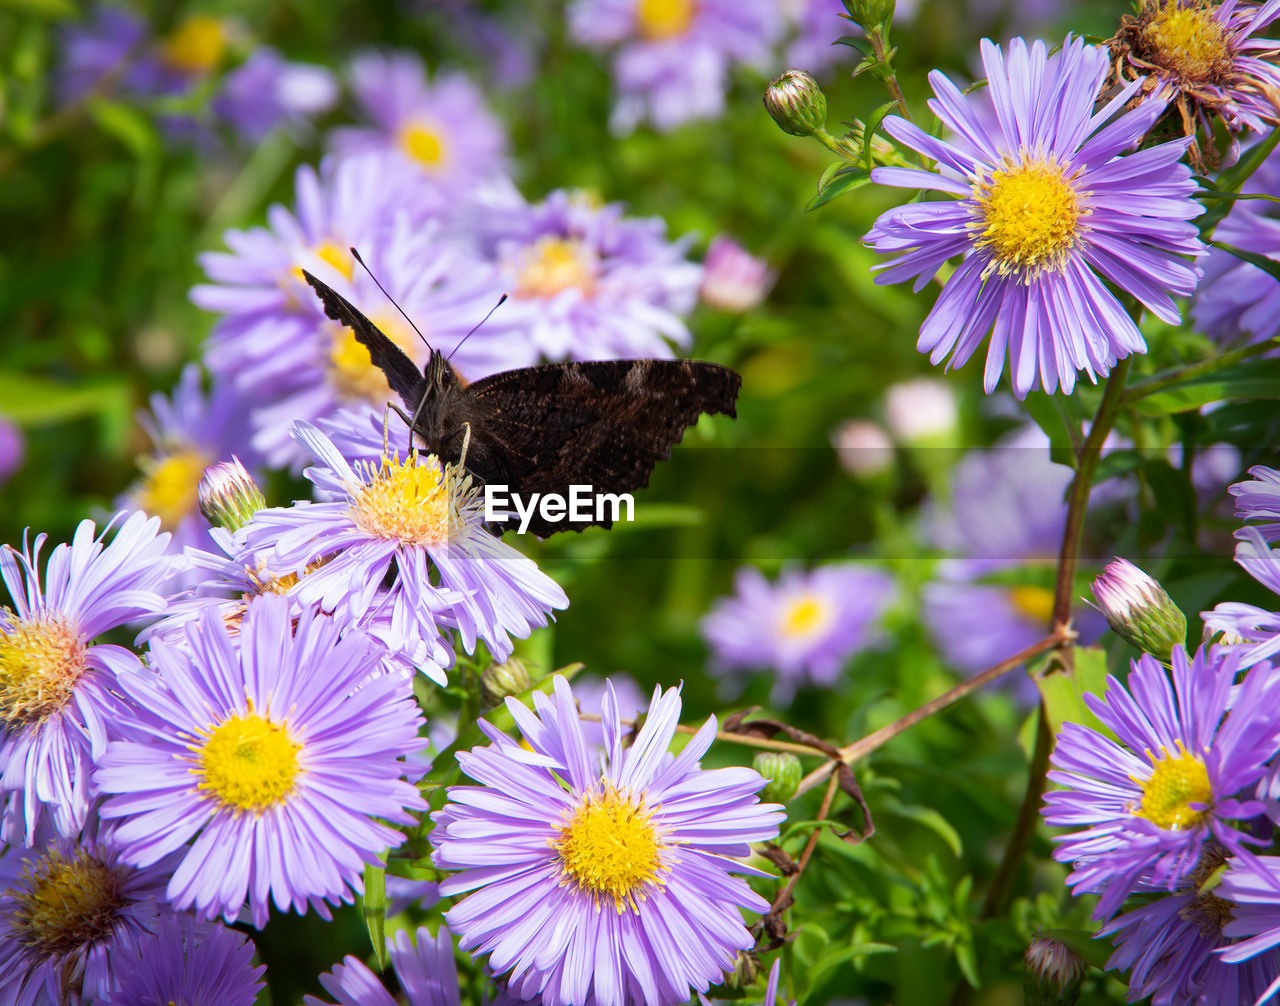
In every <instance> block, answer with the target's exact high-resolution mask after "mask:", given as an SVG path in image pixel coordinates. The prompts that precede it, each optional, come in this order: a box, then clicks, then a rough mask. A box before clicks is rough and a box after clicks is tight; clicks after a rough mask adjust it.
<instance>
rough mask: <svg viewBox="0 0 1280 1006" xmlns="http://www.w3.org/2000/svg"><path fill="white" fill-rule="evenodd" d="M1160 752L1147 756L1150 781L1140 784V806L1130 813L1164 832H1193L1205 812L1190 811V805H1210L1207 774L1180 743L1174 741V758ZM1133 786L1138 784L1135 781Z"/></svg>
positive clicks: (1135, 780) (1210, 788)
mask: <svg viewBox="0 0 1280 1006" xmlns="http://www.w3.org/2000/svg"><path fill="white" fill-rule="evenodd" d="M1160 750H1161V757H1159V758H1157V757H1155V756H1154V755H1153V754H1151V752H1150V751H1148V752H1147V757H1148V758H1150V759H1151V761H1152V765H1153V768H1152V772H1151V778H1150V779H1148V780H1147V781H1146V782H1145V783H1143V784H1142V805H1141V806H1140V807H1139V809H1138V810H1136V811H1135V812H1134V813H1136V814H1137V815H1138V817H1145V818H1146V819H1147V820H1148V821H1150V822H1151V823H1152V824H1154V825H1156V827H1158V828H1164V829H1166V830H1168V831H1183V830H1185V829H1187V828H1194V827H1196V825H1198V824H1199V823H1200V822H1201V821H1202V820H1203V819H1204V816H1205V813H1206V812H1205V811H1204V810H1193V809H1192V807H1191V804H1193V803H1201V804H1209V803H1212V801H1213V788H1212V786H1211V785H1210V784H1209V772H1208V770H1207V769H1206V768H1205V767H1204V762H1203V761H1201V760H1200V759H1199V758H1197V757H1196V756H1195V755H1193V754H1191V753H1190V752H1189V751H1187V749H1186V748H1185V747H1183V746H1182V741H1178V754H1177V755H1173V754H1170V753H1169V751H1167V750H1166V749H1164V748H1161V749H1160ZM1134 782H1139V783H1141V782H1142V780H1141V779H1137V778H1135V779H1134Z"/></svg>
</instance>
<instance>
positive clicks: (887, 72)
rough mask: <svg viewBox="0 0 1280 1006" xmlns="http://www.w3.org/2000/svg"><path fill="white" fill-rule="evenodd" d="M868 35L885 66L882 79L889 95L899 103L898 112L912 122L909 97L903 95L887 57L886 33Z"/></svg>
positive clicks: (873, 48) (878, 58) (878, 57)
mask: <svg viewBox="0 0 1280 1006" xmlns="http://www.w3.org/2000/svg"><path fill="white" fill-rule="evenodd" d="M868 35H869V39H870V42H871V48H872V50H873V51H874V52H875V54H876V59H877V60H879V62H880V65H881V66H883V67H884V73H883V75H881V80H883V81H884V86H885V87H886V88H887V89H888V91H889V97H891V98H892V99H893V100H894V101H895V102H896V103H897V105H898V114H900V115H901V116H902V117H903V118H904V119H906V120H907V121H908V122H911V121H912V119H911V109H909V108H908V107H907V99H906V98H905V97H903V95H902V88H900V87H899V86H898V75H897V74H896V73H894V72H893V67H892V66H891V65H890V63H889V60H888V59H887V58H885V57H886V54H887V52H888V50H887V49H886V48H885V45H884V33H883V32H882V31H879V30H877V31H872V32H869V33H868Z"/></svg>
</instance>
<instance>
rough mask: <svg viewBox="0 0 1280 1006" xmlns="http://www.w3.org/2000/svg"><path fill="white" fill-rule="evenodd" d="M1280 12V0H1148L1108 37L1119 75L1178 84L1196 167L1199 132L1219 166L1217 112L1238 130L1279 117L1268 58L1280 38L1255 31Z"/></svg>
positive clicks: (1155, 84)
mask: <svg viewBox="0 0 1280 1006" xmlns="http://www.w3.org/2000/svg"><path fill="white" fill-rule="evenodd" d="M1277 17H1280V0H1267V2H1265V3H1251V2H1245V3H1241V2H1238V0H1225V2H1224V3H1215V2H1206V0H1145V3H1143V5H1142V7H1141V9H1140V10H1139V11H1138V13H1137V14H1130V15H1126V16H1125V17H1124V18H1122V19H1121V22H1120V30H1119V31H1118V32H1116V35H1115V38H1113V39H1111V41H1110V46H1111V50H1112V52H1113V53H1115V58H1116V69H1117V72H1118V74H1119V75H1120V77H1121V79H1122V80H1126V81H1127V80H1131V79H1135V78H1136V81H1137V82H1140V83H1141V84H1142V90H1143V92H1144V93H1148V92H1162V91H1164V92H1167V91H1169V90H1170V89H1171V90H1172V91H1173V104H1174V107H1175V108H1176V109H1177V112H1178V118H1179V120H1180V124H1181V125H1182V127H1183V129H1184V130H1185V131H1186V133H1187V135H1188V136H1189V137H1191V138H1192V144H1191V160H1192V164H1193V165H1194V166H1195V167H1196V168H1197V170H1199V169H1200V167H1201V164H1202V157H1201V151H1200V146H1199V142H1198V137H1199V136H1201V135H1202V136H1204V138H1205V139H1206V140H1207V141H1208V150H1207V151H1206V152H1205V154H1206V155H1207V156H1206V157H1205V158H1204V160H1207V161H1209V162H1210V166H1216V164H1215V163H1214V162H1216V155H1215V154H1214V153H1213V124H1214V119H1221V120H1222V122H1223V124H1224V125H1225V126H1226V127H1227V129H1228V130H1230V131H1231V132H1232V133H1239V132H1241V131H1243V130H1252V131H1253V132H1263V131H1265V130H1267V129H1269V128H1270V127H1271V125H1272V124H1274V123H1276V122H1277V119H1278V118H1280V109H1277V107H1276V103H1275V101H1276V94H1277V93H1278V92H1280V70H1278V69H1277V68H1276V67H1275V66H1274V65H1272V63H1271V62H1270V61H1269V58H1274V57H1275V56H1276V54H1277V53H1280V41H1277V40H1275V39H1269V38H1257V37H1255V36H1256V35H1257V33H1258V32H1261V31H1262V30H1263V29H1264V28H1267V27H1269V26H1270V25H1271V23H1272V22H1273V21H1274V20H1275V19H1276V18H1277ZM1144 78H1145V79H1144ZM1161 100H1162V101H1164V100H1165V96H1164V94H1162V96H1161Z"/></svg>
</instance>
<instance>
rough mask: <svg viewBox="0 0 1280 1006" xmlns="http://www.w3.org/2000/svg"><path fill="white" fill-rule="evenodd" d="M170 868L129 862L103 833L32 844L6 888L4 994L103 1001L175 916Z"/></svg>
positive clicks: (1, 922) (0, 925)
mask: <svg viewBox="0 0 1280 1006" xmlns="http://www.w3.org/2000/svg"><path fill="white" fill-rule="evenodd" d="M13 855H15V852H13V851H11V852H9V853H8V856H13ZM8 856H6V858H8ZM172 868H173V863H172V861H171V860H161V861H159V862H157V863H155V864H153V865H152V866H150V867H147V868H143V869H138V868H135V867H133V866H130V865H128V864H126V863H125V862H123V861H122V859H121V857H120V855H119V849H118V846H117V845H116V844H115V843H114V841H112V840H111V839H110V838H109V837H108V836H105V835H98V836H91V835H85V836H82V837H81V838H79V839H58V840H56V841H54V842H51V843H49V844H48V845H47V846H44V847H43V848H40V849H30V850H26V852H25V854H24V856H23V864H22V867H21V872H20V873H19V874H18V876H17V878H16V879H15V880H14V882H13V883H12V886H9V887H7V889H5V890H3V891H2V892H0V989H5V990H6V996H5V1002H6V1003H12V1004H13V1006H59V1004H64V1003H68V1002H70V1003H75V1004H79V1003H82V1002H93V1003H97V1002H101V1000H100V999H99V998H98V997H99V996H101V995H103V994H104V993H106V992H108V991H110V990H111V989H112V988H113V987H114V983H115V981H116V980H118V978H119V976H120V974H121V971H120V967H121V964H122V962H124V961H127V960H129V959H130V958H131V957H136V956H137V955H138V952H139V948H140V946H141V945H142V944H143V942H144V941H145V940H146V939H147V937H148V936H149V934H151V933H154V932H156V931H157V930H158V929H160V928H161V927H162V926H167V925H171V924H172V920H171V917H172V913H171V912H170V911H168V910H167V909H164V908H163V907H162V904H161V903H162V902H163V895H164V885H165V881H166V880H167V879H168V876H169V872H170V871H171V870H172ZM132 1004H138V1001H137V1000H133V1001H132ZM138 1006H140V1004H138Z"/></svg>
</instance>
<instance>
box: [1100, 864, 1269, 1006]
mask: <svg viewBox="0 0 1280 1006" xmlns="http://www.w3.org/2000/svg"><path fill="white" fill-rule="evenodd" d="M1250 858H1252V857H1250ZM1224 859H1225V856H1224V854H1223V852H1222V850H1221V849H1216V848H1214V847H1212V846H1211V845H1209V846H1207V847H1206V851H1205V855H1204V857H1203V858H1202V860H1201V862H1200V864H1199V865H1198V866H1197V867H1196V870H1195V873H1194V875H1193V876H1192V879H1191V883H1190V884H1189V885H1188V887H1187V888H1186V889H1185V890H1184V891H1181V892H1179V893H1177V894H1168V895H1165V896H1164V897H1161V898H1158V899H1157V900H1155V901H1151V902H1149V903H1147V904H1145V905H1142V906H1141V907H1139V908H1136V909H1134V910H1133V911H1131V912H1127V913H1126V914H1124V915H1121V916H1120V917H1119V918H1117V919H1115V920H1114V921H1112V922H1110V923H1108V924H1107V925H1106V926H1104V927H1103V928H1102V929H1100V930H1099V931H1098V936H1099V937H1105V936H1110V937H1111V938H1112V940H1113V942H1114V943H1115V945H1116V952H1115V953H1114V954H1112V955H1111V959H1110V960H1109V961H1107V967H1108V968H1109V969H1117V970H1121V971H1129V972H1130V975H1129V1001H1130V1002H1137V1001H1138V1000H1140V999H1146V998H1147V997H1148V996H1150V997H1151V1001H1152V1002H1153V1003H1158V1004H1160V1006H1166V1004H1167V1006H1175V1004H1180V1003H1204V1004H1206V1006H1209V1004H1216V1003H1221V1004H1222V1006H1227V1004H1231V1006H1235V1004H1237V1003H1241V1004H1243V1003H1254V1002H1259V1003H1260V1002H1261V1001H1262V999H1263V998H1264V993H1265V992H1266V991H1267V989H1268V986H1269V985H1270V983H1271V982H1272V981H1273V979H1274V978H1275V975H1276V972H1277V969H1280V954H1277V953H1276V952H1275V951H1274V950H1272V951H1269V952H1267V953H1264V954H1261V955H1259V956H1256V957H1253V958H1252V959H1251V960H1248V961H1245V962H1244V963H1243V964H1232V963H1228V961H1227V958H1226V957H1225V956H1224V953H1230V949H1228V948H1232V941H1231V940H1230V939H1229V938H1228V937H1227V935H1226V931H1227V929H1229V928H1230V927H1231V925H1232V918H1233V917H1234V915H1235V912H1236V911H1237V906H1236V905H1235V904H1233V903H1232V902H1230V901H1228V900H1226V898H1225V897H1224V896H1223V885H1222V884H1219V885H1218V886H1216V887H1213V888H1212V889H1209V890H1206V889H1204V885H1205V882H1206V881H1207V880H1208V879H1209V878H1210V877H1211V876H1212V875H1213V874H1214V872H1215V871H1216V870H1217V868H1218V867H1219V866H1221V865H1222V863H1223V861H1224ZM1232 949H1233V948H1232Z"/></svg>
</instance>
